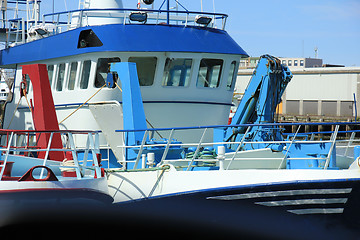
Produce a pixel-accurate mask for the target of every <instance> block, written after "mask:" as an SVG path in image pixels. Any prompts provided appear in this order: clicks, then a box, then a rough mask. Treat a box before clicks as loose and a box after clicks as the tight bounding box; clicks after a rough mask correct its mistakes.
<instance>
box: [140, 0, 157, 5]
mask: <svg viewBox="0 0 360 240" xmlns="http://www.w3.org/2000/svg"><path fill="white" fill-rule="evenodd" d="M141 2H142V3H143V4H146V5H150V4H153V3H154V0H141Z"/></svg>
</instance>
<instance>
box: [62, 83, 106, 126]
mask: <svg viewBox="0 0 360 240" xmlns="http://www.w3.org/2000/svg"><path fill="white" fill-rule="evenodd" d="M105 86H106V84H104V85H103V86H102V87H101V88H99V90H97V91H96V92H95V93H94V94H93V95H92V96H91V97H90V98H88V99H87V100H86V101H85V102H84V103H83V104H81V105H80V106H79V107H78V108H77V109H75V110H74V111H73V112H72V113H70V114H69V115H68V116H67V117H66V118H64V119H63V120H62V121H61V122H59V125H60V124H62V123H63V122H64V121H65V120H66V119H68V118H69V117H71V116H72V115H73V114H74V113H76V112H77V111H78V110H79V109H80V108H82V107H83V106H84V105H85V104H86V103H88V102H89V101H90V100H91V99H92V98H93V97H95V95H96V94H97V93H98V92H100V90H101V89H103V88H104V87H105Z"/></svg>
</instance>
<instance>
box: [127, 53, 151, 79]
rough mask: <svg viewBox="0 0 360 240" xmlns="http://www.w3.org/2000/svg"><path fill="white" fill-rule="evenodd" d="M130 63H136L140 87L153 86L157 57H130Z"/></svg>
mask: <svg viewBox="0 0 360 240" xmlns="http://www.w3.org/2000/svg"><path fill="white" fill-rule="evenodd" d="M128 61H129V62H133V63H136V68H137V74H138V77H139V84H140V86H151V85H153V83H154V77H155V70H156V64H157V58H156V57H130V58H129V60H128Z"/></svg>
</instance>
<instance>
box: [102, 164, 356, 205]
mask: <svg viewBox="0 0 360 240" xmlns="http://www.w3.org/2000/svg"><path fill="white" fill-rule="evenodd" d="M162 171H163V170H159V171H152V172H116V173H115V172H113V173H110V176H109V178H108V184H109V193H110V195H111V196H112V197H113V198H114V203H117V202H124V201H132V200H138V199H144V198H150V197H160V196H169V195H176V194H183V193H190V192H196V191H206V190H212V189H216V188H230V187H246V186H255V185H271V184H281V183H289V182H298V181H316V180H325V181H326V180H336V179H337V180H340V179H359V180H360V171H359V170H335V171H329V170H228V171H189V172H186V171H176V170H171V169H170V170H166V171H165V172H164V173H163V174H162ZM161 175H162V176H161ZM160 176H161V177H160ZM157 182H158V184H157Z"/></svg>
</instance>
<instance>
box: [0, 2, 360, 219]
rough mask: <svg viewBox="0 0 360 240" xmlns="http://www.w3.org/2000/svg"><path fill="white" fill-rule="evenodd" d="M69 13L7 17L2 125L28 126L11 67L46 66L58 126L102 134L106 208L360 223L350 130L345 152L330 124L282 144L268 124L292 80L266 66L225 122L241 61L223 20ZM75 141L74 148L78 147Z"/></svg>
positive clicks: (169, 13)
mask: <svg viewBox="0 0 360 240" xmlns="http://www.w3.org/2000/svg"><path fill="white" fill-rule="evenodd" d="M163 3H166V4H167V5H168V4H169V1H164V2H163ZM34 4H35V5H37V4H38V3H37V2H36V1H35V2H34ZM79 6H80V7H82V8H80V9H79V10H75V11H67V12H60V13H51V14H45V15H43V17H42V19H39V18H35V19H34V20H31V21H29V20H25V19H22V18H18V19H14V20H11V21H10V22H11V23H12V24H13V25H16V26H17V28H11V27H9V28H8V29H9V31H10V33H9V35H8V36H9V37H8V39H9V41H12V42H8V44H7V48H6V49H4V50H2V51H1V52H0V54H1V59H0V66H1V67H3V68H13V69H15V70H16V75H15V82H14V87H13V89H12V92H13V99H12V101H11V102H8V103H7V105H6V116H5V120H4V126H5V127H6V126H10V127H11V128H15V129H33V126H32V115H31V112H30V110H29V107H28V104H27V102H26V101H25V100H26V99H24V97H23V96H22V95H21V94H20V89H22V86H21V82H22V67H21V66H22V65H24V64H33V63H43V64H47V69H48V74H49V80H50V86H51V89H52V94H53V97H54V103H55V108H56V114H57V118H58V122H59V123H60V128H62V129H78V130H84V129H91V130H95V131H101V132H102V133H101V134H100V137H99V142H98V143H99V148H100V152H101V154H102V157H103V163H102V164H103V166H104V167H107V173H108V186H109V192H110V194H111V196H112V197H113V198H114V202H115V203H123V202H133V201H138V200H144V201H150V200H151V201H156V199H169V200H171V199H181V198H187V199H197V200H201V201H204V202H209V201H229V202H235V203H238V204H251V205H256V206H259V207H260V208H261V207H264V208H274V209H278V210H280V211H281V212H283V213H284V214H294V215H307V216H314V217H320V218H324V217H325V219H335V220H339V221H341V222H346V223H349V224H355V225H356V224H357V223H358V222H359V220H358V218H357V215H358V214H359V213H360V210H359V209H358V207H357V205H358V204H357V198H358V197H357V196H358V194H359V191H360V167H359V166H360V163H359V158H358V156H359V154H356V152H357V150H356V151H353V149H354V146H353V145H352V143H353V142H354V141H355V132H354V131H353V132H352V133H351V138H350V140H349V141H346V142H345V143H344V144H345V146H346V147H348V148H347V149H346V150H345V154H344V155H343V156H338V154H337V148H338V147H339V145H340V142H339V141H338V138H337V137H338V136H339V133H341V131H339V128H340V126H343V124H342V123H332V124H329V125H334V126H337V127H335V129H334V131H333V132H332V134H331V137H330V138H329V139H328V140H324V139H320V138H318V139H316V138H315V137H316V136H318V135H321V136H322V134H324V133H322V132H320V133H314V134H310V135H309V136H308V135H303V134H299V131H300V127H298V131H297V132H296V133H295V134H294V135H293V136H289V138H288V139H286V138H285V135H284V134H283V132H282V131H281V129H283V128H285V127H286V126H287V125H286V124H276V123H274V122H273V119H274V112H275V108H276V106H277V104H278V103H279V102H280V101H281V95H282V92H283V90H284V89H285V87H286V84H287V83H288V82H289V81H290V79H291V73H290V71H289V70H288V69H286V68H285V67H284V66H282V65H281V64H280V63H279V62H278V60H277V59H276V58H273V57H271V56H267V57H265V58H264V62H263V63H262V65H260V67H262V68H260V67H259V68H258V69H257V71H255V73H254V76H255V78H254V79H255V81H254V84H253V85H249V86H248V90H247V91H248V95H247V97H245V96H244V98H243V99H244V100H243V101H242V104H243V105H241V104H240V108H239V109H238V112H237V113H236V114H235V116H236V117H235V118H234V119H235V120H234V119H233V123H232V125H231V126H228V125H225V124H227V122H228V116H229V112H230V107H231V105H232V95H233V90H234V81H235V79H236V73H237V69H238V64H239V60H240V58H241V57H245V56H247V53H246V52H245V51H244V50H243V49H242V48H241V47H240V46H239V45H238V44H237V43H236V42H235V41H234V40H233V39H232V38H231V37H230V36H229V35H228V33H227V32H226V31H225V25H226V19H227V17H228V16H227V15H226V14H219V13H205V12H191V11H188V10H187V9H186V8H184V10H181V11H179V10H176V11H173V10H169V8H167V10H163V9H162V8H160V9H157V10H155V9H146V8H142V7H141V6H142V5H140V7H139V8H137V9H125V8H123V7H122V2H121V1H120V0H107V1H104V0H102V1H99V0H86V1H81V2H80V4H79ZM34 9H35V12H36V9H37V8H36V7H35V8H34ZM37 15H38V14H35V16H37ZM134 63H135V64H136V65H135V64H134ZM116 75H117V76H118V77H116ZM274 76H276V77H274ZM256 81H257V82H256ZM27 86H28V91H27V98H30V99H31V98H33V92H32V86H31V84H27ZM270 93H271V94H270ZM13 113H14V114H13ZM12 115H14V116H15V117H13V118H12V117H11V116H12ZM238 120H239V121H238ZM247 123H252V124H247ZM354 124H355V125H357V123H354ZM300 125H301V124H298V126H300ZM319 125H326V124H319ZM189 126H200V127H189ZM153 138H156V139H153ZM164 138H166V139H164ZM174 139H176V140H174ZM304 139H305V140H306V141H305V140H304ZM75 143H76V144H75V145H76V147H78V148H82V147H84V146H86V139H85V138H82V137H79V138H77V139H75ZM349 149H350V150H349ZM355 149H357V148H355ZM350 152H354V153H353V154H350Z"/></svg>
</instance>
